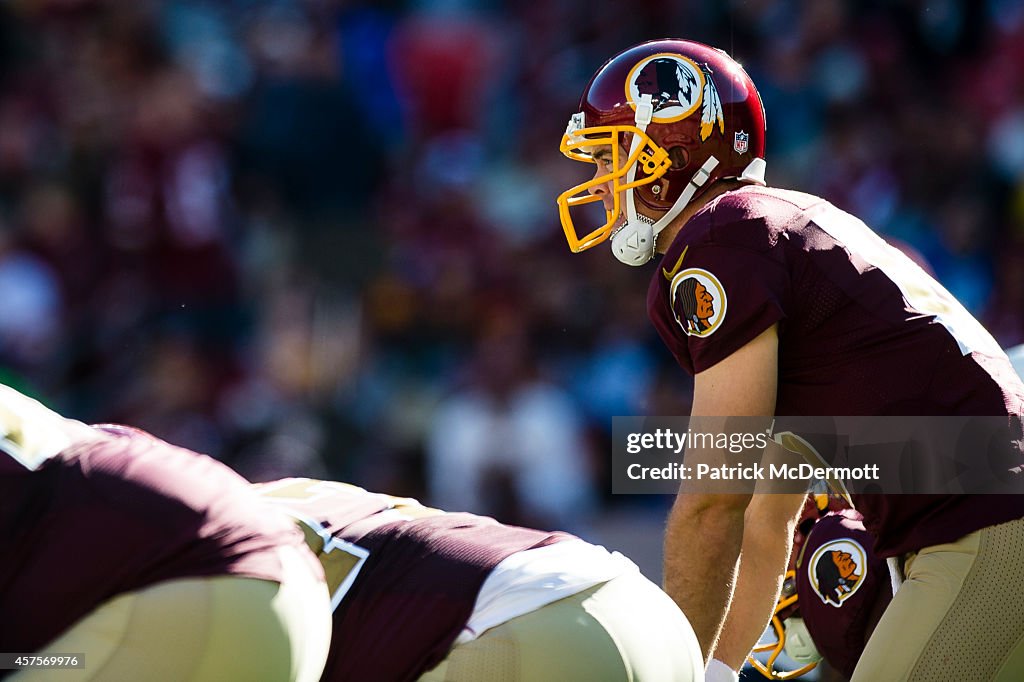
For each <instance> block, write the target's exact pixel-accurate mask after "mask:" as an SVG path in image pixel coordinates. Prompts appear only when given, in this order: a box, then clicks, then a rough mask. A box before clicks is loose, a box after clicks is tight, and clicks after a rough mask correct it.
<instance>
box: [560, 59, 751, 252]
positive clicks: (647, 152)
mask: <svg viewBox="0 0 1024 682" xmlns="http://www.w3.org/2000/svg"><path fill="white" fill-rule="evenodd" d="M560 149H561V151H562V153H563V154H565V155H566V156H568V157H569V158H571V159H574V160H576V161H583V162H588V163H594V164H597V165H598V171H597V172H596V173H595V175H594V177H593V178H591V179H590V180H588V181H586V182H583V183H580V184H578V185H576V186H575V187H572V188H571V189H569V190H566V191H565V192H563V193H562V194H561V195H560V196H559V197H558V207H559V217H560V219H561V222H562V228H563V230H564V231H565V236H566V239H567V240H568V242H569V248H570V249H572V250H573V251H575V252H579V251H583V250H585V249H589V248H590V247H592V246H594V245H596V244H599V243H601V242H603V241H606V240H607V239H608V238H609V237H611V239H612V251H613V252H614V253H615V256H616V257H617V258H618V259H619V260H621V261H622V262H624V263H627V264H630V265H641V264H643V263H645V262H647V261H648V260H650V259H651V257H652V256H653V255H654V250H655V239H656V237H657V235H658V233H660V232H661V230H663V229H664V228H665V227H666V226H667V225H668V224H669V223H670V222H671V221H672V220H673V219H675V218H676V216H678V215H679V213H680V212H681V211H682V210H683V209H684V208H685V207H686V206H687V205H688V204H689V203H690V202H691V201H693V200H694V199H696V198H698V197H700V196H701V195H702V194H703V193H704V192H706V191H707V189H708V187H710V186H711V185H712V184H713V183H714V182H715V181H717V180H720V179H730V178H732V179H737V180H741V181H744V182H752V183H757V184H762V185H763V184H764V169H765V163H764V108H763V106H762V105H761V98H760V96H759V95H758V94H757V89H756V88H755V87H754V84H753V82H752V81H751V80H750V77H749V76H748V75H747V74H746V72H745V71H744V70H743V67H741V66H740V65H739V64H738V63H736V62H735V61H734V60H733V59H732V58H731V57H729V55H727V54H726V53H725V52H723V51H721V50H718V49H715V48H712V47H709V46H707V45H703V44H701V43H696V42H692V41H687V40H656V41H651V42H647V43H642V44H640V45H636V46H634V47H631V48H629V49H628V50H625V51H624V52H622V53H620V54H618V55H616V56H614V57H612V58H611V59H610V60H609V61H608V62H606V63H605V64H604V66H602V67H601V68H600V69H599V70H598V72H597V73H596V74H595V75H594V77H593V78H592V79H591V80H590V83H589V84H588V85H587V87H586V89H585V90H584V92H583V97H582V98H581V100H580V110H579V111H578V112H577V113H576V114H574V115H573V116H572V117H571V118H570V120H569V125H568V126H567V128H566V131H565V134H564V135H563V136H562V143H561V147H560ZM605 197H607V198H608V201H607V202H605V206H604V211H605V222H604V224H602V225H599V226H597V227H594V228H589V227H580V226H577V224H576V220H577V214H578V213H579V210H578V209H579V208H580V207H581V206H584V205H586V204H591V203H594V202H598V201H604V198H605Z"/></svg>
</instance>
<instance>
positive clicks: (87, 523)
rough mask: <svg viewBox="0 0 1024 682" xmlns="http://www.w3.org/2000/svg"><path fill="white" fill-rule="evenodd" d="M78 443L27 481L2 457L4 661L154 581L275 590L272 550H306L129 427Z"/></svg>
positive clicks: (190, 458)
mask: <svg viewBox="0 0 1024 682" xmlns="http://www.w3.org/2000/svg"><path fill="white" fill-rule="evenodd" d="M78 433H79V434H81V435H83V436H84V437H80V436H76V440H75V442H74V444H73V445H71V446H70V447H68V448H66V449H65V450H64V451H63V452H61V453H60V454H58V455H56V456H54V457H51V458H49V459H47V460H45V461H44V462H43V463H42V464H41V466H40V467H39V468H38V469H37V470H34V471H30V470H29V469H28V468H26V467H25V466H23V465H22V464H21V463H19V462H18V461H15V460H14V459H12V458H11V457H10V456H9V455H8V454H5V453H3V452H0V651H11V652H30V651H37V650H39V649H40V648H41V647H43V646H45V645H46V644H47V642H49V641H50V640H52V639H54V638H55V637H56V636H58V635H59V634H61V632H63V631H64V630H65V629H67V628H68V627H69V626H70V625H72V624H73V623H74V622H75V621H77V620H79V619H80V618H81V617H83V616H85V615H86V614H88V613H89V612H90V611H92V610H93V609H94V608H96V607H97V606H99V605H100V604H102V603H104V602H106V601H107V600H109V599H111V598H112V597H114V596H116V595H118V594H121V593H124V592H130V591H133V590H138V589H140V588H144V587H147V586H149V585H153V584H154V583H158V582H161V581H166V580H173V579H180V578H197V577H204V576H218V575H238V576H249V577H253V578H262V579H266V580H274V581H279V580H280V579H281V565H280V562H279V559H278V557H277V553H276V548H278V547H281V546H284V545H292V546H300V545H302V544H303V538H302V534H301V533H300V532H299V531H298V529H296V527H295V525H294V524H293V523H292V522H291V521H290V520H289V519H288V518H287V517H286V516H284V515H283V514H277V513H275V512H274V511H273V510H271V509H268V506H267V505H266V503H265V502H263V501H262V500H261V499H259V497H258V496H256V495H255V494H254V493H253V491H252V490H251V487H250V485H249V484H248V482H247V481H245V479H243V478H242V477H240V476H238V475H237V474H235V473H234V472H232V471H231V470H230V469H228V468H227V467H226V466H224V465H222V464H220V463H218V462H217V461H215V460H213V459H211V458H210V457H207V456H205V455H197V454H195V453H193V452H190V451H187V450H184V449H181V448H177V447H174V446H172V445H169V444H167V443H165V442H163V441H160V440H157V439H155V438H153V437H152V436H150V435H148V434H145V433H143V432H141V431H137V430H134V429H128V428H125V427H103V428H96V429H91V430H87V429H86V428H85V427H83V428H82V429H81V430H78ZM302 551H303V552H304V553H305V550H304V549H303V550H302ZM310 563H311V564H313V563H315V562H313V561H312V558H311V559H310ZM315 570H316V571H319V570H320V569H319V567H318V566H317V567H316V568H315Z"/></svg>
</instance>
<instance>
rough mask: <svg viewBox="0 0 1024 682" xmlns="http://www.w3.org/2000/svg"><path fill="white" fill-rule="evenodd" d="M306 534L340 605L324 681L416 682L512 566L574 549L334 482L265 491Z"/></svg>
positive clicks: (552, 537) (290, 483) (282, 484)
mask: <svg viewBox="0 0 1024 682" xmlns="http://www.w3.org/2000/svg"><path fill="white" fill-rule="evenodd" d="M260 490H261V493H262V494H263V495H265V496H266V497H267V498H268V499H272V500H276V501H279V502H281V503H283V504H284V506H285V507H286V508H287V509H288V511H289V512H290V513H292V514H293V515H294V516H295V517H296V518H297V519H298V520H299V521H300V522H301V525H302V526H303V527H304V530H306V532H307V539H308V541H309V543H310V547H311V548H313V549H314V551H315V552H316V553H317V554H318V556H319V557H320V560H321V562H322V563H323V565H324V571H325V573H326V574H327V583H328V587H329V589H330V590H331V596H332V602H333V605H334V630H333V636H332V637H331V651H330V654H329V656H328V658H327V666H326V667H325V669H324V674H323V679H324V680H330V681H331V682H335V681H338V680H394V681H395V682H399V681H400V680H415V679H417V678H418V677H420V676H421V675H422V674H423V673H425V672H426V671H428V670H430V669H431V668H433V667H434V666H436V665H437V664H438V663H440V662H441V661H442V660H443V659H444V657H445V656H446V655H447V654H448V651H449V650H450V649H451V647H452V644H453V643H454V641H455V639H456V637H458V635H459V633H460V632H461V631H462V629H463V627H464V626H465V625H466V622H467V620H468V619H469V617H470V615H471V614H472V612H473V606H474V604H475V602H476V598H477V594H478V592H479V591H480V587H481V585H482V584H483V582H484V580H485V579H486V578H487V576H488V575H489V574H490V573H491V571H492V570H493V569H494V567H495V566H497V565H498V564H499V563H500V562H501V561H502V560H503V559H505V558H507V557H509V556H511V555H512V554H515V553H516V552H520V551H523V550H527V549H533V548H537V547H545V546H547V545H550V544H552V543H555V542H559V541H561V540H565V539H571V538H572V536H571V535H568V534H565V533H559V532H555V533H547V532H543V531H539V530H532V529H528V528H518V527H514V526H506V525H502V524H500V523H498V522H497V521H495V520H494V519H490V518H486V517H481V516H475V515H472V514H462V513H447V512H442V511H440V510H437V509H431V508H428V507H423V506H421V505H420V504H419V503H417V502H415V501H414V500H409V499H402V498H395V497H390V496H388V495H381V494H376V493H369V492H367V491H365V490H363V489H362V488H357V487H355V486H350V485H346V484H344V483H335V482H330V481H315V480H310V479H285V480H283V481H278V482H275V483H271V484H267V485H265V486H261V488H260Z"/></svg>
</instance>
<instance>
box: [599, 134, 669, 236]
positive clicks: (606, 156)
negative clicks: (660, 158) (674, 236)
mask: <svg viewBox="0 0 1024 682" xmlns="http://www.w3.org/2000/svg"><path fill="white" fill-rule="evenodd" d="M590 154H591V156H593V157H594V161H596V162H597V170H595V171H594V177H595V178H599V177H604V176H607V175H609V174H611V173H614V172H615V170H616V168H615V166H614V160H613V157H612V148H611V145H606V144H603V145H594V146H593V147H591V148H590ZM626 157H627V151H626V150H625V149H620V150H619V163H622V162H623V161H625V160H626ZM588 191H589V192H590V193H591V194H593V195H600V196H601V203H603V204H604V207H605V209H606V210H608V211H611V210H613V209H614V208H615V197H614V196H613V195H612V181H611V180H608V181H607V182H603V183H601V184H599V185H594V186H593V187H591V188H590V189H589V190H588ZM623 194H625V192H623ZM625 205H626V199H625V197H619V206H620V209H619V217H618V220H617V221H616V222H615V225H614V227H619V225H621V224H622V222H623V221H624V220H625V213H624V212H623V208H622V207H625ZM636 212H637V213H639V214H641V215H644V216H646V217H648V218H652V219H654V220H657V219H658V218H659V217H660V215H659V214H656V213H653V212H651V211H648V210H647V208H646V207H645V206H643V205H641V204H640V202H637V203H636Z"/></svg>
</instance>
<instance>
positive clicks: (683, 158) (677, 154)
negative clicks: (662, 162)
mask: <svg viewBox="0 0 1024 682" xmlns="http://www.w3.org/2000/svg"><path fill="white" fill-rule="evenodd" d="M668 158H669V160H670V161H671V162H672V166H671V168H672V169H673V170H679V169H680V168H684V167H685V166H686V164H687V163H689V161H690V153H689V152H688V151H686V147H678V146H677V147H672V148H670V149H669V150H668Z"/></svg>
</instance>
